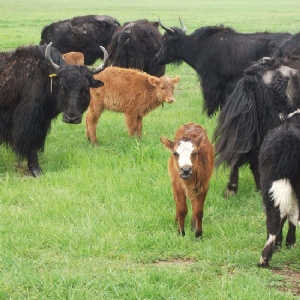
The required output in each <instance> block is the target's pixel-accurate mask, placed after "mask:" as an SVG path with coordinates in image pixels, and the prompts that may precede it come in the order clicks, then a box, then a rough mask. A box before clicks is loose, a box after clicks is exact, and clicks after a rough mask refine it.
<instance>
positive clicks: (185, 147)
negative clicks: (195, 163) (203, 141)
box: [176, 141, 194, 167]
mask: <svg viewBox="0 0 300 300" xmlns="http://www.w3.org/2000/svg"><path fill="white" fill-rule="evenodd" d="M193 150H194V147H193V144H192V142H190V141H188V142H185V141H181V142H180V143H179V146H178V147H177V149H176V151H177V153H178V154H179V159H178V164H179V167H183V166H186V165H188V166H191V165H192V162H191V153H192V151H193Z"/></svg>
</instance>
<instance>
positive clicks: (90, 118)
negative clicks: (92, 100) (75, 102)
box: [85, 105, 104, 144]
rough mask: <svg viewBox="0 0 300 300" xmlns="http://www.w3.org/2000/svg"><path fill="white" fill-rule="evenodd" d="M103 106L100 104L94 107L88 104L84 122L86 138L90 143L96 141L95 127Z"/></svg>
mask: <svg viewBox="0 0 300 300" xmlns="http://www.w3.org/2000/svg"><path fill="white" fill-rule="evenodd" d="M103 110H104V108H103V107H102V106H98V108H97V109H95V108H94V107H93V106H92V105H90V107H89V109H88V111H87V113H86V118H85V123H86V136H87V138H88V140H90V141H91V143H92V144H96V143H97V136H96V129H97V125H98V121H99V118H100V116H101V113H102V112H103Z"/></svg>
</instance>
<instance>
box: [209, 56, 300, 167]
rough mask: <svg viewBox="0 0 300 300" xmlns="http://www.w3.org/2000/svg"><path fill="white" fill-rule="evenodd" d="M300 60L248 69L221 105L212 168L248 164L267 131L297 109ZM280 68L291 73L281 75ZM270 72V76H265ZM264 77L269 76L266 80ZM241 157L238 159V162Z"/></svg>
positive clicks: (270, 62) (271, 61) (273, 61)
mask: <svg viewBox="0 0 300 300" xmlns="http://www.w3.org/2000/svg"><path fill="white" fill-rule="evenodd" d="M299 62H300V58H297V57H295V58H293V59H291V58H290V59H268V60H263V61H261V62H259V63H257V64H254V65H253V66H251V67H250V68H248V69H247V70H246V71H245V73H244V76H243V77H242V78H241V79H240V80H239V81H238V83H237V84H236V87H235V89H234V90H233V92H232V93H231V95H230V96H229V97H228V98H227V100H226V103H225V105H224V106H223V108H222V110H221V112H220V115H219V118H218V124H217V127H216V130H215V133H214V140H215V141H216V143H215V147H216V155H217V160H216V165H217V166H219V165H220V164H221V163H222V162H226V163H227V164H228V165H230V166H234V165H236V163H237V162H238V161H241V160H244V162H248V161H249V160H250V159H251V153H252V154H253V155H256V154H255V152H257V151H259V148H260V146H261V143H262V140H263V138H264V137H265V136H266V134H267V132H268V131H269V130H270V129H272V128H274V127H276V126H278V125H280V124H281V122H282V121H281V118H284V117H285V116H286V115H287V114H288V113H290V112H292V111H294V110H295V109H296V108H297V107H299V105H300V102H299V99H300V86H299V84H300V78H299V72H298V70H300V69H299V67H300V65H299ZM282 66H287V67H290V68H292V69H293V70H294V71H295V73H294V75H292V74H289V75H287V74H284V73H282V72H281V71H279V69H280V68H281V67H282ZM268 72H271V74H268ZM266 75H268V76H271V79H270V81H268V79H267V77H265V76H266ZM241 158H242V159H241Z"/></svg>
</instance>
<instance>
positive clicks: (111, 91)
mask: <svg viewBox="0 0 300 300" xmlns="http://www.w3.org/2000/svg"><path fill="white" fill-rule="evenodd" d="M94 78H95V79H98V80H101V81H102V82H104V86H103V88H101V89H97V88H96V89H90V94H91V102H90V105H89V109H88V112H87V115H86V134H87V138H88V139H89V140H90V141H91V142H92V143H93V144H94V143H96V142H97V138H96V127H97V124H98V120H99V118H100V116H101V113H102V112H103V111H104V110H105V109H108V110H111V111H115V112H122V113H124V115H125V120H126V125H127V128H128V133H129V135H130V136H132V135H134V134H137V136H138V137H141V135H142V126H143V124H142V119H143V117H144V116H145V115H147V114H148V113H149V112H150V111H152V110H154V109H155V108H157V107H158V106H160V105H162V104H163V103H164V102H167V103H173V102H174V101H175V98H174V95H173V91H174V85H175V84H176V83H178V82H179V79H180V77H178V76H177V77H176V78H170V77H168V76H162V77H155V76H151V75H149V74H147V73H145V72H142V71H138V70H134V69H125V68H119V67H107V68H106V69H105V70H104V71H103V72H101V73H99V74H96V75H94ZM100 78H101V79H100Z"/></svg>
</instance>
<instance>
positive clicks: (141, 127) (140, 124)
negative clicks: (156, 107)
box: [137, 116, 143, 138]
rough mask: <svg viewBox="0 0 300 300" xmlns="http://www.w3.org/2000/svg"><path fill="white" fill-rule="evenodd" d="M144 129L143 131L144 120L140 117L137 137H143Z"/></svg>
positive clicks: (138, 118)
mask: <svg viewBox="0 0 300 300" xmlns="http://www.w3.org/2000/svg"><path fill="white" fill-rule="evenodd" d="M142 129H143V118H142V117H140V116H138V117H137V136H138V137H139V138H141V137H142Z"/></svg>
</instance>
